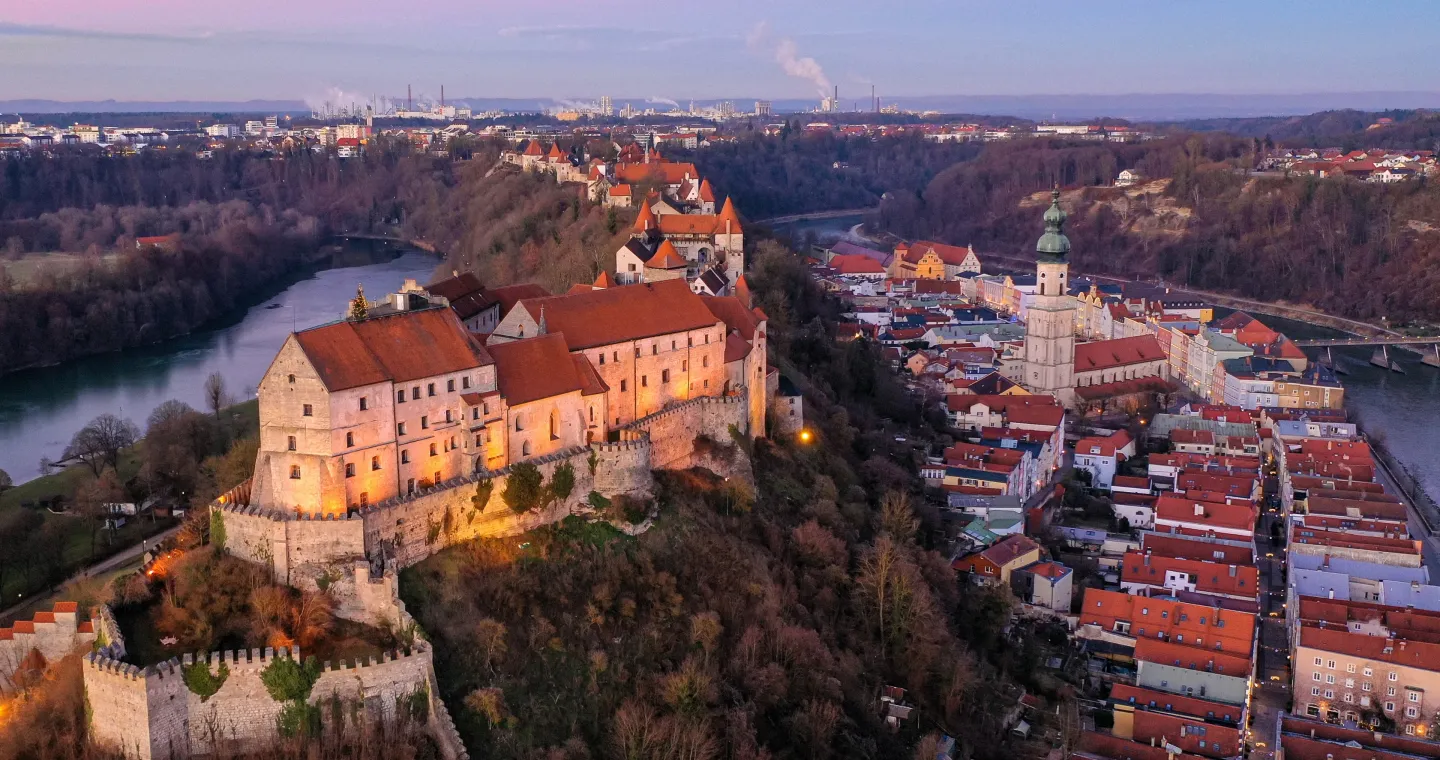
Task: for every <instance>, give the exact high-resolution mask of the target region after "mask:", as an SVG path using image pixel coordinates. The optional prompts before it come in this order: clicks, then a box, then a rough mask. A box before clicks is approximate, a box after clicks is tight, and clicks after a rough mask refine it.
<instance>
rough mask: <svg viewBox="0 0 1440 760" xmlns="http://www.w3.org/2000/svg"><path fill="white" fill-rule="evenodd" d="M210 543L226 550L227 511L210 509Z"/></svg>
mask: <svg viewBox="0 0 1440 760" xmlns="http://www.w3.org/2000/svg"><path fill="white" fill-rule="evenodd" d="M210 544H211V545H212V546H214V547H215V549H216V550H217V551H222V552H223V551H225V513H224V512H221V511H220V510H218V509H212V510H210Z"/></svg>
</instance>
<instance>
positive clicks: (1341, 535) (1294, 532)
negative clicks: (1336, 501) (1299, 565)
mask: <svg viewBox="0 0 1440 760" xmlns="http://www.w3.org/2000/svg"><path fill="white" fill-rule="evenodd" d="M1296 544H1300V545H1305V546H1331V547H1335V548H1340V549H1357V550H1360V551H1372V552H1383V553H1386V554H1406V555H1414V556H1416V557H1418V556H1420V542H1419V541H1415V540H1412V539H1409V538H1384V537H1381V536H1366V535H1363V534H1360V533H1352V532H1349V531H1344V530H1326V529H1325V528H1321V527H1318V526H1311V525H1292V526H1291V527H1290V545H1291V546H1294V545H1296Z"/></svg>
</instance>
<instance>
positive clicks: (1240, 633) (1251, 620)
mask: <svg viewBox="0 0 1440 760" xmlns="http://www.w3.org/2000/svg"><path fill="white" fill-rule="evenodd" d="M1079 617H1080V625H1098V626H1100V627H1101V628H1103V629H1104V630H1107V631H1113V630H1115V623H1116V622H1125V623H1129V624H1130V635H1131V636H1134V637H1135V638H1136V639H1161V640H1163V641H1170V642H1174V643H1176V644H1184V645H1187V646H1191V647H1196V648H1203V649H1205V650H1209V651H1220V652H1225V653H1228V654H1231V655H1236V656H1243V657H1245V658H1247V659H1248V658H1249V657H1250V652H1251V649H1252V648H1253V645H1254V643H1255V616H1254V615H1253V614H1251V613H1248V612H1237V611H1235V610H1224V609H1219V608H1217V607H1212V606H1209V605H1203V604H1191V603H1189V602H1180V601H1175V600H1173V599H1164V598H1159V597H1154V598H1152V597H1146V596H1131V595H1130V594H1125V593H1121V592H1118V591H1106V590H1104V589H1098V588H1087V589H1085V597H1084V600H1083V602H1082V603H1081V606H1080V616H1079ZM1217 645H1218V648H1217Z"/></svg>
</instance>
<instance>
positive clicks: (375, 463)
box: [370, 457, 380, 470]
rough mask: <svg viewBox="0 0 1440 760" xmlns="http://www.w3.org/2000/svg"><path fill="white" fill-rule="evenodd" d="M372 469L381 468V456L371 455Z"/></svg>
mask: <svg viewBox="0 0 1440 760" xmlns="http://www.w3.org/2000/svg"><path fill="white" fill-rule="evenodd" d="M370 469H372V470H378V469H380V457H370Z"/></svg>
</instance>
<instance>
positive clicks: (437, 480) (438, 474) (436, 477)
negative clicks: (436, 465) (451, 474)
mask: <svg viewBox="0 0 1440 760" xmlns="http://www.w3.org/2000/svg"><path fill="white" fill-rule="evenodd" d="M440 480H441V478H440V471H439V470H436V471H435V485H437V486H438V485H440Z"/></svg>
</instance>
